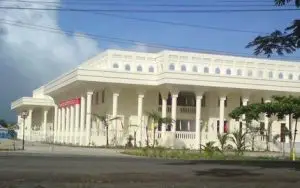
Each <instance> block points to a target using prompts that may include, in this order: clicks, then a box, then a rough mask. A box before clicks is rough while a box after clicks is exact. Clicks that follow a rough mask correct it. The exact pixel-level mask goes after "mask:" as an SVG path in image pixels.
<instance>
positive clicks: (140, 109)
mask: <svg viewBox="0 0 300 188" xmlns="http://www.w3.org/2000/svg"><path fill="white" fill-rule="evenodd" d="M143 99H144V94H138V126H139V128H140V142H141V144H142V143H143V124H142V116H143Z"/></svg>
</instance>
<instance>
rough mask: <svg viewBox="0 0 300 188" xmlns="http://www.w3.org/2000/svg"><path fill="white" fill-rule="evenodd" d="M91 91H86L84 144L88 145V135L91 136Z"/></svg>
mask: <svg viewBox="0 0 300 188" xmlns="http://www.w3.org/2000/svg"><path fill="white" fill-rule="evenodd" d="M92 95H93V92H92V91H88V92H87V97H86V138H85V145H87V146H88V145H90V137H91V121H92V115H91V113H92Z"/></svg>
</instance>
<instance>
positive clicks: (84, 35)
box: [0, 19, 300, 61]
mask: <svg viewBox="0 0 300 188" xmlns="http://www.w3.org/2000/svg"><path fill="white" fill-rule="evenodd" d="M0 23H3V24H6V25H11V26H17V27H21V28H27V29H32V30H36V31H45V32H50V33H55V34H62V35H70V36H76V37H81V38H89V39H90V38H92V39H95V40H100V39H101V41H108V42H115V43H120V44H131V45H132V44H133V45H137V44H142V45H144V46H147V47H152V48H157V49H170V50H180V51H189V52H191V51H192V52H202V53H210V54H211V53H215V54H220V55H221V54H222V55H231V56H237V55H238V56H244V57H249V54H245V53H244V54H242V53H239V54H237V53H232V52H226V51H217V50H210V49H209V50H208V49H200V48H192V47H186V46H172V45H167V44H161V43H145V42H142V41H137V40H132V39H123V38H118V37H109V36H103V35H96V34H90V33H82V34H76V33H75V34H74V32H72V31H61V30H59V29H57V28H52V27H49V26H41V25H35V24H26V23H20V22H14V21H10V20H5V19H0ZM294 58H295V57H294ZM296 58H299V59H300V57H296ZM274 59H276V58H274ZM277 59H281V60H282V58H277ZM299 59H292V60H297V61H299Z"/></svg>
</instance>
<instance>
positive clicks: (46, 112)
mask: <svg viewBox="0 0 300 188" xmlns="http://www.w3.org/2000/svg"><path fill="white" fill-rule="evenodd" d="M47 116H48V109H44V119H43V120H44V121H43V137H44V139H45V141H47Z"/></svg>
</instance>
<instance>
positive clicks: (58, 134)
mask: <svg viewBox="0 0 300 188" xmlns="http://www.w3.org/2000/svg"><path fill="white" fill-rule="evenodd" d="M61 118H62V116H61V108H59V109H58V115H57V129H56V142H57V143H61V140H62V134H61V122H62V121H61Z"/></svg>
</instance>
